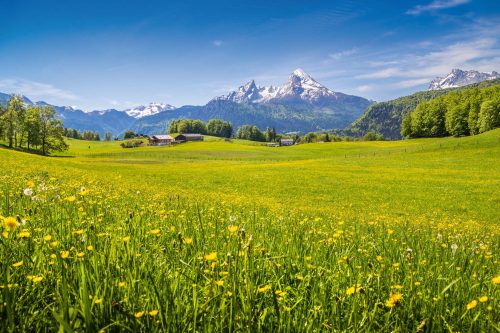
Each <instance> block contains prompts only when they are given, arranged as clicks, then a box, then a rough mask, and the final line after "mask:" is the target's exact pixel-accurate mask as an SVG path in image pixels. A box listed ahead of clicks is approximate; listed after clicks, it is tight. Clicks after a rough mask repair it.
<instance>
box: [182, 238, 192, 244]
mask: <svg viewBox="0 0 500 333" xmlns="http://www.w3.org/2000/svg"><path fill="white" fill-rule="evenodd" d="M192 243H193V238H191V237H186V238H184V244H187V245H190V244H192Z"/></svg>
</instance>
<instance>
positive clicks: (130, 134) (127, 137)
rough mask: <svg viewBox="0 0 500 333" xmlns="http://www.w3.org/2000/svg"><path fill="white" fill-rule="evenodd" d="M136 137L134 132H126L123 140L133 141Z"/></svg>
mask: <svg viewBox="0 0 500 333" xmlns="http://www.w3.org/2000/svg"><path fill="white" fill-rule="evenodd" d="M134 137H135V133H134V131H132V130H128V131H125V134H123V138H124V139H125V140H126V139H132V138H134Z"/></svg>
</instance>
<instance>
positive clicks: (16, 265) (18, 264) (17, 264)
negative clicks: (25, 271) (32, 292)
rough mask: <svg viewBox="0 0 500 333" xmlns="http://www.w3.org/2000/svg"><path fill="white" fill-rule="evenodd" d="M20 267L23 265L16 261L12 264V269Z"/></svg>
mask: <svg viewBox="0 0 500 333" xmlns="http://www.w3.org/2000/svg"><path fill="white" fill-rule="evenodd" d="M22 265H23V262H22V261H18V262H16V263H14V264H12V267H20V266H22Z"/></svg>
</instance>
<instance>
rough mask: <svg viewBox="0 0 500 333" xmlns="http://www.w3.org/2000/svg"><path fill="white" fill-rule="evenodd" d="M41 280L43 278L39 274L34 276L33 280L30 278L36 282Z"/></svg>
mask: <svg viewBox="0 0 500 333" xmlns="http://www.w3.org/2000/svg"><path fill="white" fill-rule="evenodd" d="M42 280H43V277H41V276H34V277H33V280H31V281H33V282H34V283H38V282H41V281H42Z"/></svg>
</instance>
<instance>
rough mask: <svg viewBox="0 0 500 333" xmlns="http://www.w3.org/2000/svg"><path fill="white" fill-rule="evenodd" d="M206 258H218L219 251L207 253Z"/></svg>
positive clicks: (211, 259) (212, 259) (210, 259)
mask: <svg viewBox="0 0 500 333" xmlns="http://www.w3.org/2000/svg"><path fill="white" fill-rule="evenodd" d="M205 260H208V261H214V260H217V252H211V253H209V254H207V255H205Z"/></svg>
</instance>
